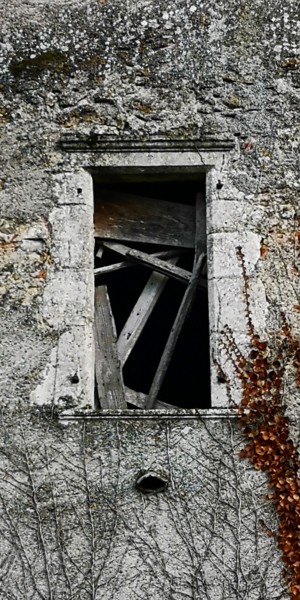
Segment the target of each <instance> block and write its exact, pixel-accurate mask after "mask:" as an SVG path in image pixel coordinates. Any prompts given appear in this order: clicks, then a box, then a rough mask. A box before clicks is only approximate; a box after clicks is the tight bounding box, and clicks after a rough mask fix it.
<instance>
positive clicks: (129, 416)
mask: <svg viewBox="0 0 300 600" xmlns="http://www.w3.org/2000/svg"><path fill="white" fill-rule="evenodd" d="M58 418H59V421H60V422H62V423H67V422H71V421H81V420H87V421H97V420H103V419H104V420H105V419H109V420H117V421H120V420H125V421H128V420H143V421H144V420H150V421H151V420H153V421H157V420H159V421H161V420H164V421H165V420H166V421H170V420H171V421H174V420H175V421H181V420H202V419H203V420H207V419H238V415H237V413H236V411H235V410H234V409H232V408H208V409H198V408H197V409H192V408H191V409H174V410H158V409H155V410H143V409H127V410H99V411H87V410H83V409H81V410H80V409H76V410H72V411H71V410H70V411H69V410H68V411H63V412H61V413H60V414H59V417H58Z"/></svg>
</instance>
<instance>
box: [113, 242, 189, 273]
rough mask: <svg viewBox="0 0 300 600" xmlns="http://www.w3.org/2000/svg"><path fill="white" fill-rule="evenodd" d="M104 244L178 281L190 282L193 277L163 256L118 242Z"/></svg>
mask: <svg viewBox="0 0 300 600" xmlns="http://www.w3.org/2000/svg"><path fill="white" fill-rule="evenodd" d="M103 245H104V247H105V248H109V249H110V250H113V251H114V252H117V253H118V254H121V255H122V256H126V258H128V260H132V261H133V262H136V263H140V264H141V265H143V266H144V267H148V268H149V269H152V270H153V271H157V272H158V273H162V274H163V275H168V276H169V277H174V279H178V281H183V282H185V283H188V282H189V280H190V278H191V275H192V274H191V273H190V272H189V271H186V270H185V269H180V268H179V267H176V266H175V265H171V264H169V263H167V262H166V261H165V260H161V258H156V257H154V256H153V255H152V254H147V253H146V252H142V251H141V250H134V249H133V248H129V247H128V246H125V245H124V244H118V243H116V242H103Z"/></svg>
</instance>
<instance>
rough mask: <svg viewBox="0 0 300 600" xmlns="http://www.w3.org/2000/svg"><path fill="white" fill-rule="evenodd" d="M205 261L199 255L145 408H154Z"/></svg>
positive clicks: (203, 257)
mask: <svg viewBox="0 0 300 600" xmlns="http://www.w3.org/2000/svg"><path fill="white" fill-rule="evenodd" d="M204 261H205V254H202V255H200V256H199V258H198V261H197V264H196V266H195V268H194V271H193V275H192V278H191V281H190V283H189V285H188V287H187V289H186V291H185V294H184V296H183V299H182V302H181V304H180V307H179V310H178V313H177V316H176V319H175V321H174V324H173V327H172V329H171V331H170V334H169V337H168V341H167V343H166V346H165V348H164V351H163V353H162V357H161V359H160V362H159V365H158V367H157V371H156V373H155V376H154V379H153V382H152V385H151V389H150V391H149V395H148V397H147V400H146V403H145V408H146V409H149V408H154V406H155V404H156V400H157V395H158V393H159V390H160V388H161V385H162V382H163V380H164V378H165V375H166V373H167V370H168V366H169V364H170V362H171V358H172V355H173V352H174V350H175V347H176V343H177V340H178V337H179V335H180V332H181V329H182V327H183V324H184V321H185V319H186V317H187V315H188V314H189V311H190V309H191V306H192V304H193V302H194V299H195V295H196V291H197V287H198V279H199V276H200V273H201V270H202V267H203V264H204Z"/></svg>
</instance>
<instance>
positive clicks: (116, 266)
mask: <svg viewBox="0 0 300 600" xmlns="http://www.w3.org/2000/svg"><path fill="white" fill-rule="evenodd" d="M184 252H185V250H182V249H180V248H174V250H163V251H162V252H154V253H153V254H151V255H150V256H154V257H157V258H163V259H169V258H172V256H178V255H181V254H184ZM97 256H98V254H97ZM134 264H135V263H134V262H131V261H128V260H124V261H122V262H118V263H113V264H112V265H105V267H98V268H97V269H94V275H95V277H98V276H99V275H108V273H113V272H114V271H119V270H120V269H126V268H128V267H132V266H134Z"/></svg>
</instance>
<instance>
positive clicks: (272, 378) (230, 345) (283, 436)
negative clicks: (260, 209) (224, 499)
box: [224, 248, 300, 600]
mask: <svg viewBox="0 0 300 600" xmlns="http://www.w3.org/2000/svg"><path fill="white" fill-rule="evenodd" d="M237 255H238V258H239V261H240V264H241V268H242V272H243V279H244V300H245V305H246V312H247V321H248V335H249V343H250V352H249V355H248V356H247V357H244V356H243V355H242V353H241V352H240V351H239V349H238V347H237V344H236V342H235V340H234V337H233V335H232V332H231V331H230V329H228V328H227V329H225V332H224V334H225V347H226V351H227V354H228V355H229V357H230V359H231V361H232V363H233V365H234V367H235V371H236V374H237V377H238V379H239V381H240V384H241V391H242V399H241V403H240V405H238V406H237V411H238V414H239V417H240V426H241V429H242V433H243V436H244V438H245V440H246V444H245V446H244V448H243V449H242V451H241V457H242V458H247V459H248V460H249V461H250V463H251V464H252V465H253V466H254V468H255V469H258V470H261V471H263V472H264V473H265V474H266V476H267V479H268V482H269V485H270V488H271V489H270V494H269V495H268V499H270V500H271V501H272V502H273V504H274V507H275V510H276V513H277V515H278V534H277V536H278V539H277V542H278V546H279V548H280V550H281V553H282V559H283V562H284V577H285V580H286V582H287V586H288V589H289V593H290V596H291V598H292V599H293V600H295V599H300V480H299V475H298V474H299V468H300V461H299V456H298V452H297V449H296V447H295V444H294V442H293V441H292V440H291V437H290V424H289V420H288V417H287V415H286V405H285V401H284V389H285V383H286V377H287V372H288V370H290V369H291V371H292V376H293V378H294V387H295V389H296V388H300V343H299V340H297V339H296V337H295V336H294V334H293V333H292V331H291V328H290V326H289V324H288V322H287V320H286V318H285V316H284V314H282V315H281V319H282V325H281V328H280V330H279V332H278V334H277V335H276V342H275V348H272V347H271V345H270V344H268V343H267V342H266V341H264V340H263V339H262V338H261V337H260V336H259V335H258V334H257V333H256V332H255V330H254V327H253V322H252V318H251V310H250V295H249V281H248V276H247V273H246V268H245V261H244V256H243V253H242V250H241V248H238V250H237ZM227 384H228V393H229V396H230V381H229V380H228V381H227ZM268 533H269V535H273V533H272V532H270V531H269V532H268Z"/></svg>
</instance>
